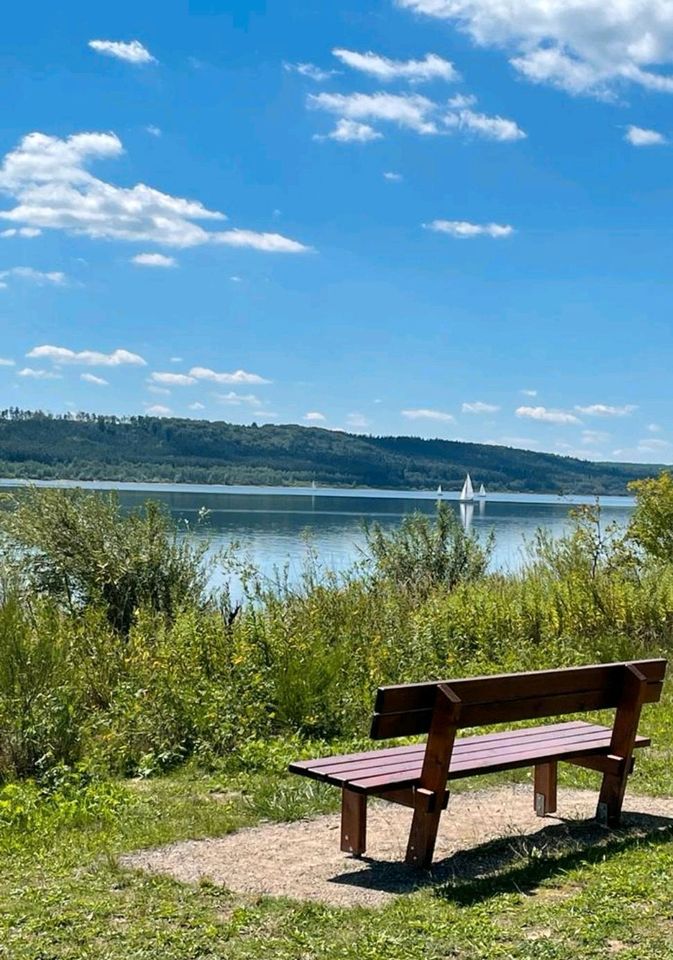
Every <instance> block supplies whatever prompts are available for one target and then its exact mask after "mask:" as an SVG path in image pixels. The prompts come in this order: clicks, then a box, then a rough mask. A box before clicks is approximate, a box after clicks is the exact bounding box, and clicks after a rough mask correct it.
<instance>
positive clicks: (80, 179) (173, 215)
mask: <svg viewBox="0 0 673 960" xmlns="http://www.w3.org/2000/svg"><path fill="white" fill-rule="evenodd" d="M123 152H124V149H123V146H122V143H121V141H120V140H119V138H118V137H117V136H116V135H115V134H114V133H79V134H75V135H74V136H72V137H68V138H65V139H61V138H59V137H51V136H47V135H46V134H43V133H31V134H28V136H26V137H24V138H23V139H22V140H21V141H20V143H19V145H18V147H17V148H16V149H15V150H12V151H10V152H9V153H8V154H6V156H5V157H4V159H3V162H2V167H0V192H2V193H4V194H6V195H7V196H10V197H12V198H13V199H14V200H15V201H16V204H17V205H16V206H15V207H14V208H13V209H10V210H2V211H0V220H8V221H11V222H13V223H14V224H21V225H24V226H27V227H29V228H31V229H37V230H43V229H45V230H65V231H67V232H69V233H75V234H83V235H85V236H88V237H92V238H96V239H105V240H128V241H133V242H142V243H158V244H162V245H163V246H169V247H194V246H199V245H201V244H206V243H217V244H226V245H228V246H232V247H247V248H250V249H254V250H260V251H263V252H267V253H302V252H306V251H307V250H308V249H309V248H308V247H306V246H305V245H304V244H301V243H299V242H298V241H296V240H292V239H291V238H289V237H284V236H282V235H281V234H277V233H260V232H256V231H254V230H241V229H238V228H234V229H231V230H219V231H208V230H206V229H204V227H202V226H201V225H200V221H222V220H226V217H225V215H224V214H223V213H221V212H219V211H217V210H208V209H207V208H206V207H204V206H203V204H202V203H199V202H198V201H197V200H185V199H183V198H182V197H174V196H171V195H170V194H166V193H162V192H161V191H159V190H156V189H154V188H153V187H148V186H146V185H145V184H144V183H138V184H136V185H135V186H134V187H117V186H115V185H114V184H112V183H108V182H107V181H104V180H100V179H98V178H97V177H95V176H93V174H91V173H90V172H89V170H88V169H87V168H88V166H89V165H90V164H91V163H92V162H94V161H95V160H100V159H114V158H117V157H120V156H121V155H122V154H123Z"/></svg>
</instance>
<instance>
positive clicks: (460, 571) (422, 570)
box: [365, 501, 493, 595]
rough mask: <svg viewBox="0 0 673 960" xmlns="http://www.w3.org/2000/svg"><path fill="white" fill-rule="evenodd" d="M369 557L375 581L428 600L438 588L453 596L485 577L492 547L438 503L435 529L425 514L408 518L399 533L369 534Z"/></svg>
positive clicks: (370, 531) (373, 531)
mask: <svg viewBox="0 0 673 960" xmlns="http://www.w3.org/2000/svg"><path fill="white" fill-rule="evenodd" d="M366 533H367V542H366V548H365V552H366V554H367V557H368V560H369V562H370V564H371V567H372V569H373V573H374V577H376V578H377V579H382V580H388V581H390V582H391V583H392V584H394V585H395V586H396V587H398V588H399V589H401V590H405V591H408V592H410V593H414V594H420V595H427V593H428V592H429V591H430V590H432V589H433V588H435V587H438V586H442V587H445V588H447V589H449V590H452V589H453V588H454V587H455V586H456V585H457V584H459V583H469V582H471V581H474V580H478V579H479V578H480V577H483V575H484V573H485V572H486V568H487V566H488V561H489V559H490V555H491V550H492V545H493V541H492V538H489V539H488V540H487V542H486V544H485V545H482V544H481V543H480V542H479V540H478V539H477V537H476V536H475V535H474V533H468V532H466V531H465V530H464V528H463V525H462V524H461V522H460V520H458V518H457V517H456V515H455V513H454V512H453V510H452V509H451V508H450V507H449V506H448V505H447V504H446V503H443V502H442V501H439V502H438V503H437V516H436V519H435V522H434V523H433V522H432V521H431V520H430V519H429V518H428V517H426V516H425V515H424V514H422V513H414V514H412V516H410V517H405V518H404V520H403V521H402V523H401V525H400V527H399V529H397V530H393V531H392V532H390V533H386V532H385V531H384V530H383V529H382V528H381V526H380V525H379V524H374V525H373V526H371V527H369V528H367V531H366Z"/></svg>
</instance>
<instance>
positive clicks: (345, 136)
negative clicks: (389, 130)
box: [313, 117, 383, 143]
mask: <svg viewBox="0 0 673 960" xmlns="http://www.w3.org/2000/svg"><path fill="white" fill-rule="evenodd" d="M382 137H383V134H382V133H379V132H378V130H375V129H374V127H370V126H369V124H368V123H358V122H357V120H346V119H345V118H344V117H342V118H341V119H340V120H337V123H336V126H335V128H334V130H331V131H330V133H325V134H322V133H316V134H314V135H313V139H314V140H336V141H337V142H338V143H369V142H370V141H372V140H380V139H381V138H382Z"/></svg>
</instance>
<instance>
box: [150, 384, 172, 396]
mask: <svg viewBox="0 0 673 960" xmlns="http://www.w3.org/2000/svg"><path fill="white" fill-rule="evenodd" d="M147 392H148V393H153V394H154V395H155V396H157V397H170V395H171V391H170V390H167V389H166V387H157V386H155V385H154V384H153V383H150V384H149V386H148V387H147Z"/></svg>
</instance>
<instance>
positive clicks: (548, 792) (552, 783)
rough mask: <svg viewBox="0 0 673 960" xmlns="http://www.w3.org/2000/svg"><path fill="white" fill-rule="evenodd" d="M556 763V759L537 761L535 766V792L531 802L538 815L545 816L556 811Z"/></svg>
mask: <svg viewBox="0 0 673 960" xmlns="http://www.w3.org/2000/svg"><path fill="white" fill-rule="evenodd" d="M557 774H558V764H557V762H556V760H552V761H551V762H550V763H538V764H537V765H536V767H535V788H534V789H535V792H534V794H533V803H534V807H535V812H536V813H537V815H538V817H545V816H546V815H547V814H548V813H556V780H557Z"/></svg>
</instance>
